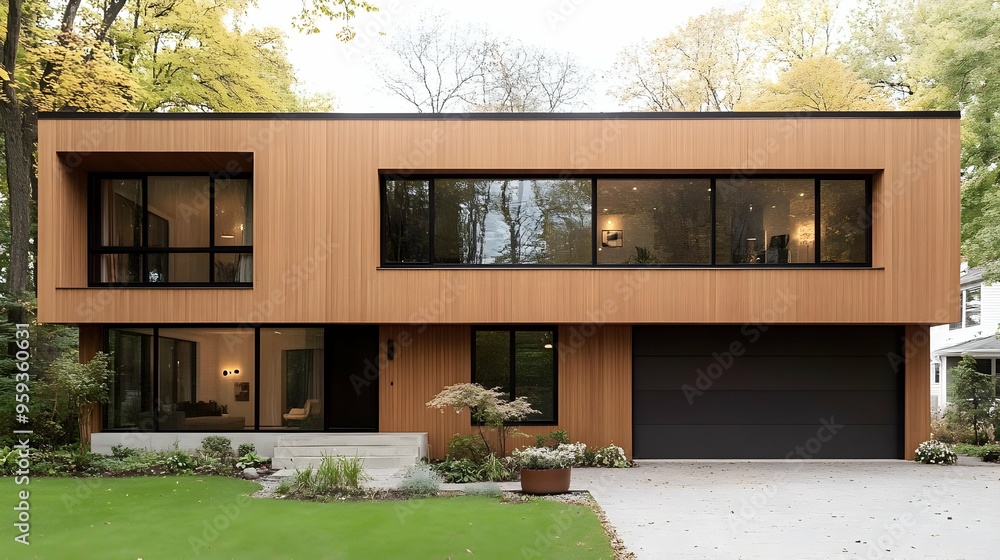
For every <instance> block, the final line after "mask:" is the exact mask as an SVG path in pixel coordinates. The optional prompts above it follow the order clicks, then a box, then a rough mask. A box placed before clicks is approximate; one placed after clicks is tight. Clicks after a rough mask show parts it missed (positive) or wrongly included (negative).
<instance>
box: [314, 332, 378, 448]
mask: <svg viewBox="0 0 1000 560" xmlns="http://www.w3.org/2000/svg"><path fill="white" fill-rule="evenodd" d="M378 342H379V339H378V325H330V326H327V327H326V352H327V354H326V355H327V368H326V402H327V406H326V411H327V412H326V422H327V423H326V427H327V429H328V430H333V431H342V432H377V431H378V347H379V346H378Z"/></svg>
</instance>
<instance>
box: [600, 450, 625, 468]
mask: <svg viewBox="0 0 1000 560" xmlns="http://www.w3.org/2000/svg"><path fill="white" fill-rule="evenodd" d="M594 464H595V465H597V466H598V467H608V468H619V469H620V468H624V467H627V466H629V463H628V458H626V457H625V450H624V449H622V448H621V447H618V446H617V445H609V446H607V447H602V448H600V449H599V450H597V457H595V459H594Z"/></svg>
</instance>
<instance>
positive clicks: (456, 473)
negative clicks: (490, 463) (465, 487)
mask: <svg viewBox="0 0 1000 560" xmlns="http://www.w3.org/2000/svg"><path fill="white" fill-rule="evenodd" d="M431 468H433V469H434V471H435V472H437V473H438V474H439V475H441V477H442V478H444V481H445V482H460V483H464V482H481V481H482V480H483V475H482V468H480V467H479V465H477V464H475V463H473V462H472V461H470V460H469V459H445V460H444V461H441V462H440V463H434V464H433V465H431Z"/></svg>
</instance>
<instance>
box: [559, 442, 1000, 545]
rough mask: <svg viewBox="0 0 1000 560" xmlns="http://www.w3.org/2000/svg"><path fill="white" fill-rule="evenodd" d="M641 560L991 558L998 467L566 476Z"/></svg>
mask: <svg viewBox="0 0 1000 560" xmlns="http://www.w3.org/2000/svg"><path fill="white" fill-rule="evenodd" d="M573 487H574V488H586V489H588V490H590V492H591V494H593V496H594V498H595V499H596V500H597V502H598V503H599V504H600V505H601V507H602V508H603V509H604V510H605V512H606V513H607V515H608V518H609V519H610V521H611V523H612V524H613V525H614V526H615V528H616V529H617V530H618V534H619V536H620V537H621V538H622V539H623V540H624V542H625V545H626V546H627V547H628V549H629V550H630V551H632V552H634V553H635V554H636V556H637V557H638V558H639V559H644V558H649V559H653V558H656V559H661V558H684V559H687V558H691V559H695V558H697V559H704V558H726V559H733V558H768V559H772V558H795V559H804V558H824V559H826V558H845V559H846V558H949V559H960V558H963V559H975V558H992V557H996V555H997V554H998V551H1000V510H998V509H997V504H998V503H1000V465H994V464H989V463H982V462H980V461H979V460H978V459H969V458H966V457H961V458H960V464H959V465H957V466H953V467H943V466H938V465H918V464H916V463H913V462H908V461H894V460H885V461H823V462H813V461H740V462H733V461H653V460H649V461H639V462H638V466H637V467H636V468H632V469H573Z"/></svg>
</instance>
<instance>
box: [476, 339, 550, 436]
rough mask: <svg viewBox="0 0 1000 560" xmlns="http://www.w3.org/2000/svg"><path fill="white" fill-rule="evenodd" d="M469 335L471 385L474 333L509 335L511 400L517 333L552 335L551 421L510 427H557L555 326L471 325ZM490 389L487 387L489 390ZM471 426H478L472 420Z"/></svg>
mask: <svg viewBox="0 0 1000 560" xmlns="http://www.w3.org/2000/svg"><path fill="white" fill-rule="evenodd" d="M470 330H471V333H470V337H469V339H470V342H471V346H472V352H471V358H472V359H471V362H470V364H469V366H470V367H469V370H470V373H469V378H470V379H471V382H472V383H477V381H476V333H478V332H479V331H507V332H508V334H509V335H510V392H511V399H516V398H517V390H516V389H517V384H516V369H515V367H516V363H515V359H514V356H515V353H516V351H517V348H516V344H515V343H516V337H515V333H516V332H518V331H522V332H523V331H548V332H551V333H552V352H553V356H552V401H553V402H552V420H527V421H521V422H511V423H509V425H511V426H558V425H559V328H558V327H557V326H556V325H473V326H472V329H470ZM489 388H490V387H487V389H489ZM471 422H472V425H473V426H477V425H480V424H479V423H477V422H476V421H475V420H472V421H471Z"/></svg>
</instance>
